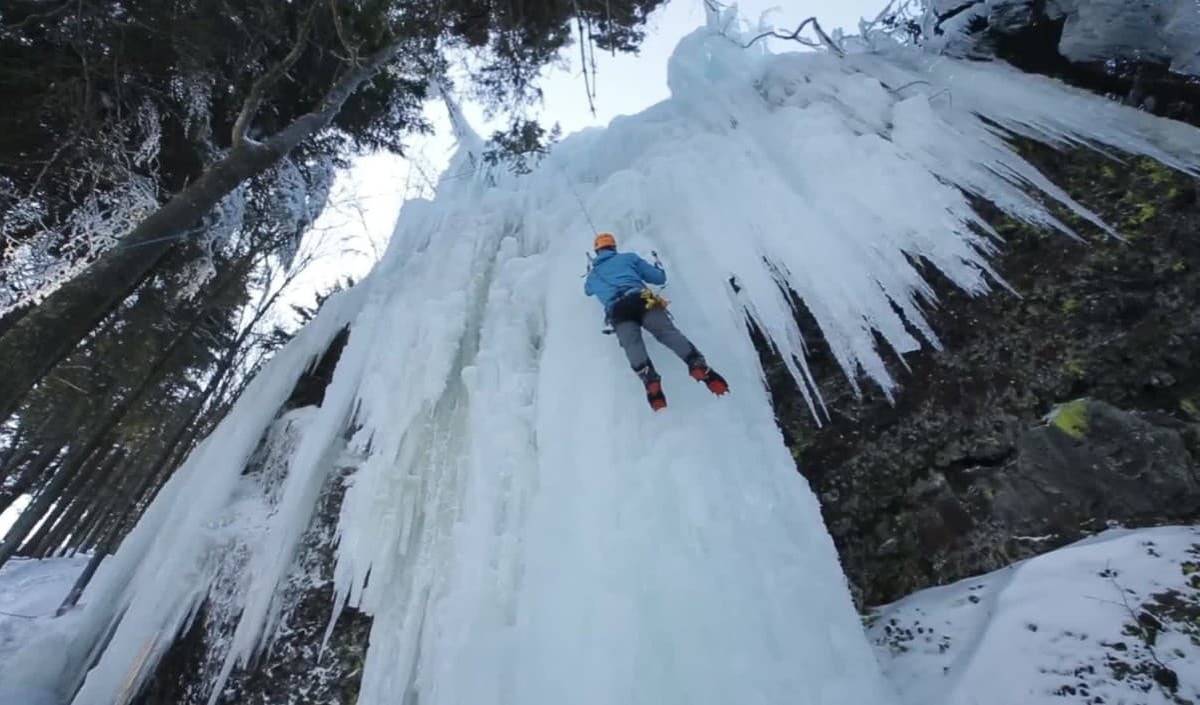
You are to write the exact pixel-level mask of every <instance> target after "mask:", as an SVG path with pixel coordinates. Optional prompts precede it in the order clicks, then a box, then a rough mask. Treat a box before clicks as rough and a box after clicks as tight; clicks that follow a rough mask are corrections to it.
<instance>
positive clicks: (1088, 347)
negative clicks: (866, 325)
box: [769, 147, 1200, 604]
mask: <svg viewBox="0 0 1200 705" xmlns="http://www.w3.org/2000/svg"><path fill="white" fill-rule="evenodd" d="M1026 151H1027V154H1028V155H1029V156H1031V157H1032V158H1033V159H1035V160H1036V163H1038V165H1039V167H1040V168H1042V169H1043V170H1044V171H1045V172H1047V173H1048V174H1049V175H1050V176H1052V178H1055V179H1057V180H1058V181H1059V183H1063V184H1066V185H1068V190H1070V191H1072V193H1073V194H1074V195H1075V196H1076V197H1077V198H1079V199H1080V200H1081V201H1083V202H1084V203H1085V204H1086V205H1087V206H1089V207H1091V208H1093V209H1095V210H1096V211H1097V212H1099V213H1100V214H1101V215H1102V216H1103V217H1105V218H1106V219H1107V221H1108V222H1109V223H1111V224H1113V225H1114V226H1116V227H1117V228H1118V230H1119V231H1120V232H1121V233H1122V234H1123V236H1124V237H1125V238H1126V240H1125V241H1121V240H1117V239H1114V238H1111V237H1107V236H1104V235H1102V234H1095V235H1094V236H1089V237H1088V239H1087V241H1086V242H1078V241H1072V240H1070V239H1069V238H1066V237H1061V236H1054V235H1047V234H1044V233H1039V232H1036V231H1032V230H1029V229H1026V228H1024V227H1022V226H1019V225H1017V224H1014V223H1012V222H1008V221H1006V220H1004V219H994V224H995V225H996V227H997V228H998V230H999V231H1000V232H1001V233H1002V234H1003V235H1004V236H1005V238H1006V240H1007V242H1006V244H1005V245H1004V247H1003V248H1002V250H1003V254H1002V255H1001V257H1000V258H999V260H998V262H997V265H998V270H999V271H1000V272H1001V274H1002V275H1003V276H1004V277H1005V278H1006V279H1007V281H1008V282H1009V284H1010V285H1011V286H1012V288H1013V293H1006V292H999V293H996V294H994V295H992V296H988V297H985V298H982V299H970V298H969V297H967V296H965V295H963V294H961V293H959V292H955V291H953V290H951V289H950V287H949V286H946V285H942V286H940V287H939V294H940V300H941V302H942V306H941V308H940V310H939V311H936V312H934V313H933V321H934V329H935V330H936V331H937V332H938V334H939V335H940V336H942V342H943V344H944V346H945V349H944V351H942V352H932V351H927V352H921V353H918V354H916V355H910V356H909V357H908V358H907V359H906V360H904V365H907V367H908V368H909V369H907V370H906V369H904V365H902V364H901V363H900V361H899V360H895V361H894V363H895V364H894V372H895V374H896V376H897V378H898V379H900V380H902V384H903V385H904V390H903V391H902V393H901V394H900V395H899V396H898V398H897V399H896V403H895V405H892V404H889V403H888V402H887V401H886V400H885V399H883V398H882V397H881V395H877V394H874V395H873V394H871V393H870V392H868V393H867V395H866V396H865V397H864V398H862V399H856V398H855V397H854V395H853V392H852V391H851V389H850V387H849V385H848V384H846V382H845V381H844V380H843V379H842V378H841V373H840V371H839V370H838V369H837V366H836V364H835V363H834V362H833V361H832V358H831V357H830V355H829V354H828V352H827V351H826V350H824V349H823V347H822V346H823V344H822V343H821V342H820V340H819V333H818V332H816V331H812V332H811V333H810V334H809V335H808V338H809V339H810V340H812V341H813V345H812V350H813V360H812V361H811V363H812V366H813V369H814V371H815V372H816V374H818V376H819V378H820V380H821V381H820V385H821V388H822V390H823V391H824V393H825V398H826V401H827V403H828V406H829V409H830V413H831V414H832V418H831V419H830V421H829V422H828V423H826V424H825V425H824V426H823V427H821V428H818V427H817V426H816V424H815V423H814V422H813V420H812V419H811V418H810V417H809V415H808V412H807V409H805V408H803V407H802V406H801V405H800V404H799V403H798V401H797V398H796V397H797V395H796V394H795V393H794V390H793V389H791V384H790V381H788V379H787V375H786V373H785V372H784V371H783V370H782V369H781V368H779V367H776V368H774V369H772V371H771V373H770V374H769V378H770V380H771V384H772V389H773V393H774V399H775V403H776V410H777V414H778V416H779V418H780V421H781V425H782V426H783V428H784V429H785V433H786V434H787V436H788V437H789V439H790V443H791V445H792V447H793V450H794V453H795V455H796V458H797V461H798V464H799V466H800V468H801V471H802V472H803V473H804V474H805V476H806V477H808V479H809V480H810V482H812V484H813V487H814V490H816V492H817V493H818V495H819V496H820V497H821V499H822V502H823V505H824V512H825V518H826V521H827V524H828V526H829V528H830V530H831V532H832V533H833V536H834V539H835V541H836V542H837V544H838V547H839V550H840V553H841V557H842V561H843V564H844V566H845V568H846V570H847V573H848V575H849V576H850V579H851V582H852V584H853V585H854V586H855V588H856V590H857V595H858V596H859V597H860V598H861V600H862V601H863V602H864V603H866V604H880V603H884V602H889V601H892V600H894V599H896V598H899V597H901V596H903V595H905V594H908V593H911V592H913V591H914V590H917V589H920V588H922V587H926V586H929V585H935V584H942V583H947V582H951V581H954V580H957V579H960V578H964V577H967V576H970V575H974V574H978V573H983V572H987V571H990V570H994V569H996V568H999V567H1002V566H1005V565H1008V564H1010V563H1012V562H1013V561H1015V560H1019V559H1022V558H1026V557H1029V556H1032V555H1036V554H1038V553H1042V552H1044V551H1046V550H1050V549H1052V548H1056V547H1058V546H1061V545H1064V544H1066V543H1069V542H1071V541H1073V540H1075V539H1077V538H1080V537H1081V536H1085V535H1088V534H1091V533H1094V532H1096V531H1098V530H1102V529H1104V528H1105V527H1107V526H1109V525H1114V524H1120V525H1126V526H1147V525H1157V524H1163V523H1189V522H1195V521H1197V520H1200V311H1198V310H1197V304H1198V303H1200V293H1198V292H1200V238H1198V237H1197V236H1196V234H1197V232H1200V206H1198V205H1197V190H1198V188H1200V186H1198V184H1197V182H1196V180H1194V179H1191V178H1188V177H1186V176H1182V175H1178V174H1174V173H1171V172H1167V171H1165V170H1163V169H1162V168H1161V167H1159V166H1158V165H1156V164H1154V163H1151V162H1149V161H1137V162H1134V163H1131V164H1123V165H1122V164H1118V163H1116V162H1111V161H1108V160H1106V159H1104V158H1103V157H1100V156H1098V155H1095V154H1092V153H1087V152H1084V151H1077V152H1074V153H1071V154H1069V155H1066V156H1064V155H1062V154H1057V153H1054V152H1052V151H1050V150H1042V149H1039V148H1034V147H1029V148H1027V150H1026ZM1074 224H1075V225H1078V226H1079V227H1080V228H1081V232H1086V230H1085V229H1084V226H1083V225H1082V224H1078V223H1074ZM810 330H811V328H810ZM1052 411H1053V412H1054V413H1053V414H1052V413H1051V412H1052ZM1048 416H1049V419H1047V417H1048Z"/></svg>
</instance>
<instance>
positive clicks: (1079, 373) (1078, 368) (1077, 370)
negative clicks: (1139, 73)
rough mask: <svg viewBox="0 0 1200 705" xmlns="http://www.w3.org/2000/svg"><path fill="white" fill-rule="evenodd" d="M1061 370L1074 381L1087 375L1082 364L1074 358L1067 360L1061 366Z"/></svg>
mask: <svg viewBox="0 0 1200 705" xmlns="http://www.w3.org/2000/svg"><path fill="white" fill-rule="evenodd" d="M1063 369H1064V370H1066V372H1067V374H1069V375H1070V376H1072V377H1074V378H1075V379H1083V377H1084V375H1086V374H1087V368H1085V367H1084V366H1083V362H1081V361H1080V360H1077V359H1075V358H1071V359H1069V360H1067V362H1066V363H1065V364H1064V365H1063Z"/></svg>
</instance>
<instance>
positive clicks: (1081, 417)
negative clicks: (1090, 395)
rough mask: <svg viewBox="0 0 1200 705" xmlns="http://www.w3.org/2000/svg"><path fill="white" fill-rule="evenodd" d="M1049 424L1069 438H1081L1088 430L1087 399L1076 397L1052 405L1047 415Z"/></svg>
mask: <svg viewBox="0 0 1200 705" xmlns="http://www.w3.org/2000/svg"><path fill="white" fill-rule="evenodd" d="M1048 420H1049V422H1050V425H1051V426H1054V427H1055V428H1057V429H1058V430H1060V431H1062V432H1063V433H1065V434H1067V435H1068V436H1070V437H1071V438H1076V439H1078V438H1083V436H1084V434H1086V433H1087V430H1088V413H1087V400H1085V399H1076V400H1075V401H1069V402H1067V403H1066V404H1059V405H1058V406H1056V407H1054V409H1053V410H1052V411H1051V412H1050V416H1049V417H1048Z"/></svg>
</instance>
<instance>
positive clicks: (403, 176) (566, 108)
mask: <svg viewBox="0 0 1200 705" xmlns="http://www.w3.org/2000/svg"><path fill="white" fill-rule="evenodd" d="M886 4H887V0H813V1H811V2H804V1H800V0H747V1H744V2H741V3H739V8H740V10H741V14H742V17H743V18H746V19H748V20H749V21H750V22H753V23H757V22H758V20H759V17H760V16H762V15H763V13H768V12H769V15H768V16H767V19H768V20H769V22H770V23H771V24H773V25H774V26H775V27H777V28H779V29H786V30H789V31H790V30H791V29H792V28H794V27H796V26H797V25H799V24H800V22H802V21H803V20H804V19H805V18H807V17H810V16H816V17H817V19H818V20H820V22H821V24H822V26H823V27H824V28H825V30H826V31H827V32H831V33H832V32H833V30H834V28H836V27H842V28H844V29H845V30H846V32H847V33H854V32H856V31H857V27H858V20H859V18H860V17H863V16H866V17H868V19H870V18H873V17H874V16H875V15H876V14H878V12H879V11H880V10H881V9H882V8H883V6H884V5H886ZM773 8H774V9H773ZM703 22H704V11H703V7H702V0H668V2H667V3H666V5H665V6H664V7H661V8H659V10H658V11H656V12H655V13H654V14H653V15H652V16H651V17H650V20H649V22H648V24H647V27H646V39H645V41H644V42H643V44H642V46H641V48H640V51H639V52H638V53H637V54H618V55H617V56H615V57H614V56H610V55H609V54H606V53H602V52H597V54H596V64H597V66H596V68H597V77H596V95H595V108H596V112H595V114H594V115H593V114H592V112H591V110H590V108H589V105H588V99H587V94H586V92H585V90H584V85H583V80H582V77H581V73H580V69H579V54H578V52H579V46H578V45H577V44H573V45H571V46H568V47H567V48H566V49H565V50H564V52H563V54H564V56H563V61H562V62H560V63H559V64H557V65H554V66H551V67H548V68H547V69H546V70H545V71H544V72H543V75H542V82H541V87H542V90H543V93H544V102H543V105H542V107H541V108H540V109H539V110H535V111H533V113H532V116H536V117H537V118H538V119H539V120H540V121H541V122H542V123H543V124H545V125H553V124H555V123H558V124H559V125H560V126H561V127H562V131H563V134H564V136H565V135H567V134H570V133H572V132H576V131H579V130H582V129H584V128H586V127H593V126H602V125H607V124H608V123H609V122H610V121H611V120H612V119H613V118H615V117H617V116H619V115H631V114H634V113H638V112H641V111H642V110H644V109H646V108H648V107H650V106H651V105H654V104H655V103H657V102H659V101H661V100H664V99H666V98H667V97H668V90H667V60H668V59H669V58H670V56H671V52H672V51H673V50H674V49H675V45H676V44H677V43H678V42H679V40H680V39H682V38H683V37H684V36H685V35H687V34H688V33H690V32H692V31H693V30H694V29H696V28H697V27H699V26H700V25H701V24H703ZM770 47H771V50H772V51H775V52H784V51H788V50H791V49H803V47H801V46H799V45H797V44H795V43H792V42H785V41H777V40H772V41H771V44H770ZM463 110H464V112H465V113H466V115H467V118H468V120H469V121H470V122H471V123H472V125H473V126H474V127H475V129H476V131H478V132H479V133H480V134H482V135H488V134H490V133H491V132H492V130H495V129H499V128H501V127H502V126H503V122H504V117H503V116H501V117H500V118H499V119H497V120H496V121H493V122H490V123H489V122H488V121H486V120H485V119H484V115H483V111H482V110H481V109H480V108H479V106H476V105H472V104H470V103H466V104H464V105H463ZM429 116H430V118H431V120H432V121H433V123H434V125H435V127H436V134H434V135H433V136H430V137H423V138H419V139H414V140H412V143H411V144H412V148H411V150H410V158H409V159H404V158H401V157H397V156H394V155H390V154H374V155H369V156H364V157H360V158H358V159H356V160H355V163H354V167H353V168H352V169H351V170H350V171H348V172H346V173H343V174H341V175H340V176H339V178H338V180H337V183H336V184H335V186H334V189H333V192H332V194H331V198H330V205H329V206H328V207H327V208H326V211H325V213H324V214H323V215H322V217H321V218H320V219H319V220H318V221H317V223H316V225H315V226H314V234H313V235H310V236H309V238H308V239H307V241H306V244H305V246H306V247H308V248H310V249H312V250H313V251H314V252H315V253H317V254H318V255H319V259H318V260H317V261H316V262H315V264H313V265H312V266H310V267H309V269H308V270H307V271H306V272H305V273H304V274H303V275H302V276H301V277H299V278H298V279H297V281H296V282H295V283H294V284H293V286H292V289H291V293H290V294H289V295H288V296H286V297H285V303H295V304H304V305H308V304H311V303H312V302H313V299H314V294H315V293H316V292H318V291H322V290H326V289H328V288H329V287H330V286H332V285H333V284H334V283H335V282H337V281H339V280H341V279H343V278H344V277H346V276H351V277H353V278H354V279H355V280H358V279H361V278H362V277H363V276H364V275H365V274H366V273H367V272H368V271H369V270H370V269H371V267H372V266H373V265H374V263H375V262H377V261H378V260H379V258H380V257H382V255H383V251H384V248H385V247H386V245H387V241H388V238H389V237H390V236H391V234H392V230H393V228H394V226H395V222H396V216H397V214H398V213H399V212H400V206H401V205H402V204H403V203H404V201H405V200H406V199H407V198H411V197H415V196H421V195H424V196H428V195H430V193H431V190H432V185H433V183H435V182H436V181H437V178H438V175H439V174H440V173H441V171H442V169H443V168H444V167H445V165H446V164H447V163H448V161H449V159H450V156H451V153H452V152H453V150H454V141H453V138H452V137H451V135H450V129H449V123H448V121H447V118H446V115H445V110H444V109H443V107H442V106H441V105H440V104H439V103H431V104H430V106H429ZM282 308H286V307H282ZM281 315H282V316H286V315H288V314H287V313H282V314H281ZM17 514H19V507H17V506H14V507H12V508H10V509H9V511H7V512H4V513H3V514H0V536H3V535H4V533H6V532H7V530H8V528H9V526H10V525H11V523H12V522H13V521H14V520H15V519H16V516H17Z"/></svg>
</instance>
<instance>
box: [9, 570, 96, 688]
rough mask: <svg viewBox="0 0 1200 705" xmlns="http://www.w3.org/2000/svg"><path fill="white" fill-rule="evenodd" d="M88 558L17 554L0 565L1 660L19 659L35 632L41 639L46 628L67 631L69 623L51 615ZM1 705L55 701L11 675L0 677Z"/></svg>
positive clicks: (53, 630) (48, 630)
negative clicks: (9, 678)
mask: <svg viewBox="0 0 1200 705" xmlns="http://www.w3.org/2000/svg"><path fill="white" fill-rule="evenodd" d="M87 562H88V557H87V556H74V557H72V558H48V559H45V560H40V561H39V560H31V559H25V558H16V559H13V560H11V561H9V562H8V563H7V564H5V565H4V567H3V568H0V664H4V663H12V662H14V661H16V660H19V659H21V658H22V656H23V654H22V653H20V652H22V647H24V646H27V645H28V644H29V642H30V641H31V640H32V639H33V638H34V636H35V635H36V636H40V637H41V638H42V639H44V638H45V635H46V633H47V632H59V633H62V632H64V631H69V628H70V625H69V623H68V622H65V621H64V620H56V619H54V611H55V610H56V609H58V606H59V605H60V604H62V601H63V598H64V597H66V596H67V592H68V591H70V589H71V585H73V584H74V582H75V578H76V576H78V575H79V573H80V571H82V570H83V568H84V566H86V565H87ZM64 627H66V630H64ZM42 643H45V642H42ZM0 705H56V700H55V699H54V697H53V694H52V693H50V692H48V691H46V690H44V689H41V688H38V689H36V690H35V689H33V688H31V687H25V686H22V685H21V684H19V683H16V682H15V679H14V682H6V681H0Z"/></svg>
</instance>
